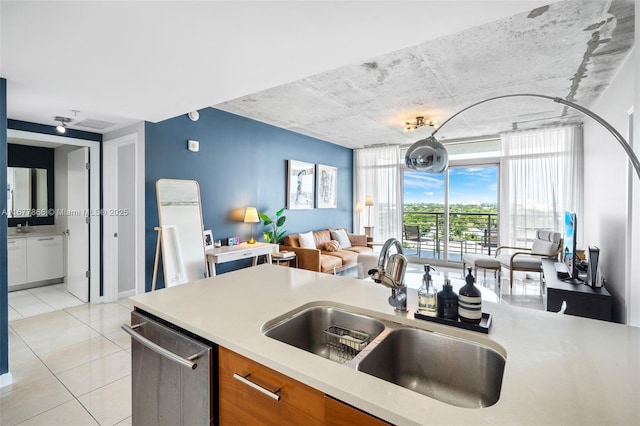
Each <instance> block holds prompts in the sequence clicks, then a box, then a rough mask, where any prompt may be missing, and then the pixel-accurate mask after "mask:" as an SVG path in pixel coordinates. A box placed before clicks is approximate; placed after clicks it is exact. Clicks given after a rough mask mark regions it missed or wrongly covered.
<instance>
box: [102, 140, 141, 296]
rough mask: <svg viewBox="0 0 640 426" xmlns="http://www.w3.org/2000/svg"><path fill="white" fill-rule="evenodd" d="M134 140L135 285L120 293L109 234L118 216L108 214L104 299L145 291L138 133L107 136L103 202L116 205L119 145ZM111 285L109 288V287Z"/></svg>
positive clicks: (115, 251)
mask: <svg viewBox="0 0 640 426" xmlns="http://www.w3.org/2000/svg"><path fill="white" fill-rule="evenodd" d="M131 144H133V148H134V157H135V158H134V161H133V163H134V167H135V171H134V176H135V181H134V194H135V201H134V204H135V211H134V212H133V215H134V222H135V231H134V256H135V259H136V261H135V262H134V280H135V285H134V289H133V291H130V292H124V293H122V294H120V293H119V290H118V285H117V276H118V275H117V272H118V245H117V244H115V241H114V238H110V237H109V236H110V235H113V234H114V233H115V232H118V225H117V220H116V219H117V216H109V215H105V216H104V218H105V220H104V224H103V225H104V231H103V235H104V253H103V261H104V283H105V291H104V298H105V302H113V301H116V300H118V299H119V298H122V297H129V296H134V295H135V294H141V293H144V285H145V284H144V272H145V271H144V248H143V247H142V246H141V242H142V241H144V215H143V212H144V190H142V191H141V190H140V187H141V186H143V185H144V174H143V171H141V170H140V164H139V163H140V156H141V152H140V144H139V143H138V134H137V133H131V134H128V135H125V136H121V137H119V138H115V139H110V140H105V141H103V142H102V147H103V176H104V187H103V197H104V198H103V205H104V208H105V209H106V210H108V209H114V208H117V204H118V202H117V200H118V187H117V185H116V184H115V183H116V179H113V178H111V177H115V176H117V174H118V167H119V163H118V155H117V154H118V148H119V147H121V146H126V145H131ZM107 288H108V291H107Z"/></svg>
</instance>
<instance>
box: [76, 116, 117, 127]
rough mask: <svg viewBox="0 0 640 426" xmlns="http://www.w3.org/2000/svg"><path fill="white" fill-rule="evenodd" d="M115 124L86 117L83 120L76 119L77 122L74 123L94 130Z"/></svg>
mask: <svg viewBox="0 0 640 426" xmlns="http://www.w3.org/2000/svg"><path fill="white" fill-rule="evenodd" d="M115 125H116V123H111V122H109V121H102V120H94V119H93V118H87V119H85V120H82V121H78V122H77V123H75V124H74V126H75V127H86V128H88V129H95V130H104V129H106V128H107V127H111V126H115Z"/></svg>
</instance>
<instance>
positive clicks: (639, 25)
mask: <svg viewBox="0 0 640 426" xmlns="http://www.w3.org/2000/svg"><path fill="white" fill-rule="evenodd" d="M635 38H636V40H635V46H636V48H635V50H636V53H635V69H636V75H635V104H634V114H633V148H634V151H635V153H636V155H637V156H639V157H640V13H638V2H637V1H636V22H635ZM632 182H633V184H632V185H633V203H632V204H633V209H632V215H633V216H632V217H633V222H632V223H633V227H632V230H631V231H632V233H631V255H630V262H629V263H630V271H629V281H630V283H631V285H630V288H629V298H628V300H629V307H630V308H629V312H628V316H627V324H629V325H633V326H636V327H640V178H638V177H637V176H635V177H633V180H632Z"/></svg>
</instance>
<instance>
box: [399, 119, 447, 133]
mask: <svg viewBox="0 0 640 426" xmlns="http://www.w3.org/2000/svg"><path fill="white" fill-rule="evenodd" d="M402 124H404V125H405V126H407V127H405V128H404V131H405V132H413V131H414V130H417V129H419V128H420V127H422V126H429V127H438V126H437V125H436V122H435V120H431V119H429V120H427V119H425V118H424V117H416V121H405V122H404V123H402Z"/></svg>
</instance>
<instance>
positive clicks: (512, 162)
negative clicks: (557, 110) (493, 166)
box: [500, 125, 583, 247]
mask: <svg viewBox="0 0 640 426" xmlns="http://www.w3.org/2000/svg"><path fill="white" fill-rule="evenodd" d="M501 139H502V156H501V159H500V244H501V245H511V246H518V247H530V245H531V244H530V243H531V241H532V239H533V238H534V235H535V234H534V233H535V230H536V229H549V230H555V231H558V232H560V233H562V232H563V231H564V213H565V211H573V212H575V213H576V214H577V216H578V230H577V235H578V238H581V236H582V235H583V233H582V232H581V226H582V225H581V224H582V221H581V220H580V218H582V217H583V215H582V211H583V202H582V200H583V176H582V173H583V172H582V169H583V166H582V165H583V141H582V126H580V125H577V126H565V127H558V128H552V129H537V130H526V131H521V132H513V133H505V134H502V135H501ZM578 244H580V242H578Z"/></svg>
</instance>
